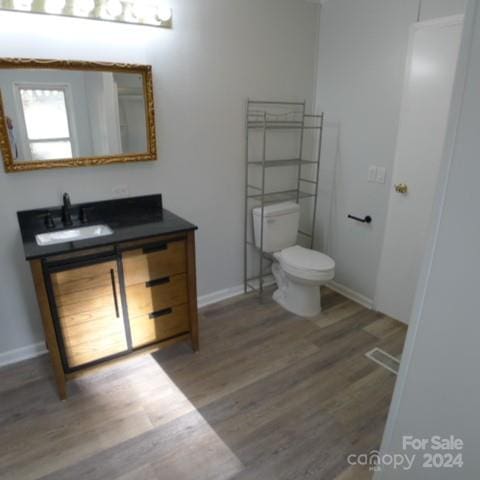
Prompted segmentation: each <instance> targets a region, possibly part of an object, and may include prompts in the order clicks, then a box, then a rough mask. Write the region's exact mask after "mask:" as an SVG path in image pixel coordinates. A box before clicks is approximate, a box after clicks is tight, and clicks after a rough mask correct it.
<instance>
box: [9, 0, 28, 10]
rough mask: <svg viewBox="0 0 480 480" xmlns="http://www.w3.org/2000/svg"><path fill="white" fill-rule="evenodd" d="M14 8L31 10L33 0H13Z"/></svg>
mask: <svg viewBox="0 0 480 480" xmlns="http://www.w3.org/2000/svg"><path fill="white" fill-rule="evenodd" d="M13 8H14V9H15V10H24V11H25V12H29V11H30V9H31V8H32V0H13Z"/></svg>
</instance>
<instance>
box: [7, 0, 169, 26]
mask: <svg viewBox="0 0 480 480" xmlns="http://www.w3.org/2000/svg"><path fill="white" fill-rule="evenodd" d="M0 10H9V11H14V12H15V11H16V12H23V13H24V12H29V13H43V14H47V15H60V16H66V17H78V18H88V19H92V20H104V21H109V22H120V23H132V24H136V25H146V26H152V27H163V28H172V16H173V14H172V9H171V8H170V7H169V6H168V5H167V0H0Z"/></svg>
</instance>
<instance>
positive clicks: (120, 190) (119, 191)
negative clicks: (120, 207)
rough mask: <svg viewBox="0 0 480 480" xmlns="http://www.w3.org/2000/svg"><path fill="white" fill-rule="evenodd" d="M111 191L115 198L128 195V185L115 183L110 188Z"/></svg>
mask: <svg viewBox="0 0 480 480" xmlns="http://www.w3.org/2000/svg"><path fill="white" fill-rule="evenodd" d="M112 193H113V195H114V197H115V198H122V197H128V196H129V195H130V192H129V191H128V185H116V186H115V187H113V188H112Z"/></svg>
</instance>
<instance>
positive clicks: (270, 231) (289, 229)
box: [252, 202, 300, 253]
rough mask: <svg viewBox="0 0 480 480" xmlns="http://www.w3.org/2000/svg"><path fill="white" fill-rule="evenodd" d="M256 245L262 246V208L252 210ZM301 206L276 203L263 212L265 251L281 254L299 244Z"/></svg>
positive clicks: (291, 203) (289, 203) (290, 203)
mask: <svg viewBox="0 0 480 480" xmlns="http://www.w3.org/2000/svg"><path fill="white" fill-rule="evenodd" d="M252 213H253V231H254V235H255V245H256V246H257V247H258V248H260V246H261V241H260V238H261V225H262V208H261V207H257V208H254V209H253V210H252ZM299 222H300V206H299V205H297V204H296V203H294V202H283V203H275V204H273V205H268V206H266V207H264V211H263V251H264V252H269V253H272V252H279V251H280V250H283V249H284V248H287V247H291V246H292V245H295V244H296V243H297V233H298V226H299Z"/></svg>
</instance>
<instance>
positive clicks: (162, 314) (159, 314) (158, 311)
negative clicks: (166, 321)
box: [148, 308, 172, 320]
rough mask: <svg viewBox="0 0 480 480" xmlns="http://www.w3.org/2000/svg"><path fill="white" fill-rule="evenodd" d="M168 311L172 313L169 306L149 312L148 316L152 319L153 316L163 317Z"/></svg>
mask: <svg viewBox="0 0 480 480" xmlns="http://www.w3.org/2000/svg"><path fill="white" fill-rule="evenodd" d="M170 313H172V309H171V308H164V309H163V310H157V311H156V312H152V313H149V314H148V318H150V319H151V320H153V319H154V318H158V317H163V316H165V315H169V314H170Z"/></svg>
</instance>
